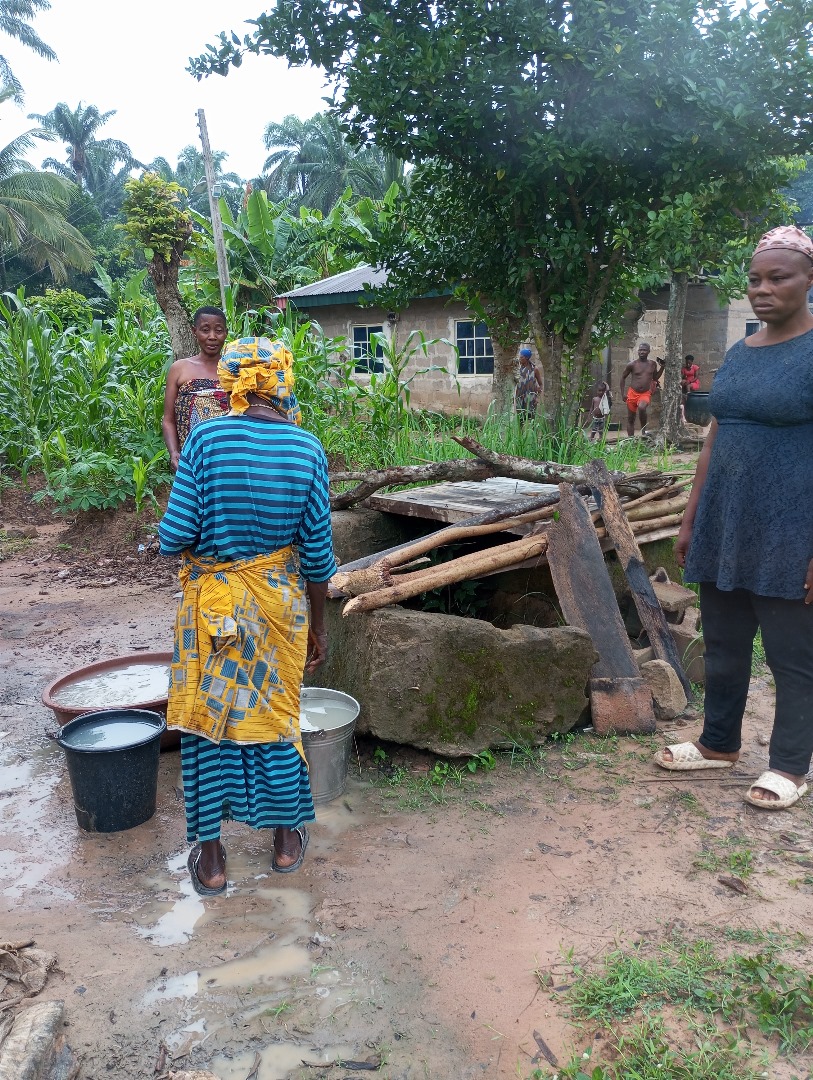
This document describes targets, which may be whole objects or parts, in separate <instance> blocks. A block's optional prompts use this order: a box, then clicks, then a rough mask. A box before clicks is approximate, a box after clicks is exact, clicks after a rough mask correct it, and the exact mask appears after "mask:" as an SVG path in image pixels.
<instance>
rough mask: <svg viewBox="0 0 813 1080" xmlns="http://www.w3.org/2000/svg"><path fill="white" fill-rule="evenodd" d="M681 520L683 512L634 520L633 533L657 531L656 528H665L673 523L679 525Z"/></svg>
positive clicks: (637, 534) (640, 533)
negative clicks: (646, 519) (644, 519)
mask: <svg viewBox="0 0 813 1080" xmlns="http://www.w3.org/2000/svg"><path fill="white" fill-rule="evenodd" d="M682 521H683V512H682V511H681V512H680V513H679V514H667V516H666V517H662V518H651V519H650V520H649V521H634V522H633V523H632V525H633V530H632V531H633V533H634V534H635V535H636V536H641V535H642V534H643V533H651V532H657V531H658V529H667V528H669V527H670V526H673V525H680V523H681V522H682Z"/></svg>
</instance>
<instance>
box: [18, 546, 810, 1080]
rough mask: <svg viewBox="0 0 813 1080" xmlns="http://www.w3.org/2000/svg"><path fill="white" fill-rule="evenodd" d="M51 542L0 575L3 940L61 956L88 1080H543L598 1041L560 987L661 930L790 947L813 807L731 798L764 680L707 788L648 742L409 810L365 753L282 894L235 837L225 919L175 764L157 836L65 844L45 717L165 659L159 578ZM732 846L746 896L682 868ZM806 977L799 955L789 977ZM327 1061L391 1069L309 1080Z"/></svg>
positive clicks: (439, 789)
mask: <svg viewBox="0 0 813 1080" xmlns="http://www.w3.org/2000/svg"><path fill="white" fill-rule="evenodd" d="M60 529H64V527H60V526H49V527H47V528H46V529H45V530H41V532H42V533H43V535H41V536H40V538H38V539H36V540H33V541H31V542H30V544H29V545H28V547H27V548H26V549H25V550H24V551H22V552H18V553H17V554H12V555H11V556H10V557H8V558H6V560H5V561H4V562H3V565H2V579H0V581H1V583H0V926H1V927H2V931H1V932H0V937H2V938H4V939H5V938H8V939H12V940H14V939H23V938H34V939H36V941H37V944H38V945H39V946H40V947H41V948H43V949H47V950H49V951H52V952H55V953H56V954H57V955H58V957H59V968H58V970H57V971H55V972H53V973H52V974H51V976H50V979H49V982H48V984H47V986H46V989H45V990H44V991H43V992H42V994H41V995H40V997H41V998H45V999H48V998H60V999H63V1000H65V1002H66V1004H67V1017H68V1022H69V1029H68V1032H67V1034H68V1037H69V1041H70V1043H71V1045H72V1047H73V1049H74V1051H75V1053H76V1054H77V1056H78V1057H80V1058H81V1061H82V1071H81V1074H80V1075H81V1077H82V1078H83V1080H102V1078H108V1077H111V1076H114V1077H116V1078H117V1080H143V1078H145V1077H150V1076H152V1075H153V1074H154V1069H155V1066H156V1062H158V1061H159V1060H160V1061H162V1062H163V1061H164V1060H166V1061H167V1062H169V1063H172V1061H173V1060H174V1067H175V1068H190V1069H191V1068H194V1067H197V1068H204V1067H206V1068H209V1069H211V1070H212V1071H213V1072H214V1073H215V1075H216V1076H218V1077H220V1078H221V1080H246V1077H247V1076H248V1075H249V1074H250V1073H251V1074H252V1075H253V1076H254V1077H255V1078H256V1080H304V1078H305V1077H310V1078H312V1077H314V1076H329V1077H331V1078H332V1080H335V1078H336V1077H344V1076H352V1075H358V1076H361V1075H377V1076H381V1077H384V1078H387V1080H419V1078H420V1080H426V1078H429V1080H474V1078H482V1077H484V1078H488V1080H503V1078H505V1080H507V1078H509V1077H519V1078H520V1080H525V1078H527V1077H529V1076H531V1074H532V1073H533V1070H534V1069H535V1068H539V1067H542V1068H545V1069H547V1067H548V1066H547V1063H546V1061H545V1060H544V1058H542V1059H540V1057H539V1043H538V1041H537V1039H536V1038H535V1034H536V1035H538V1036H540V1037H541V1038H542V1039H543V1040H544V1042H545V1043H546V1044H547V1046H548V1047H549V1048H550V1050H551V1051H552V1052H553V1055H554V1056H555V1057H556V1058H557V1059H558V1060H559V1061H560V1062H563V1061H566V1060H568V1059H569V1057H570V1055H571V1053H573V1052H574V1051H581V1050H582V1049H584V1047H585V1046H588V1045H590V1044H592V1043H596V1044H600V1043H601V1039H602V1038H603V1037H604V1036H603V1033H602V1032H601V1031H598V1030H594V1029H593V1028H591V1027H590V1026H589V1025H588V1026H586V1027H581V1028H578V1027H574V1026H572V1025H571V1024H570V1022H569V1017H568V1011H567V1005H566V1001H565V998H566V991H565V990H564V989H563V987H566V986H567V985H568V983H569V982H570V981H571V978H572V966H571V965H572V963H574V962H575V963H580V964H589V963H592V962H594V961H595V960H596V958H597V957H600V956H601V955H602V954H603V953H605V952H606V951H608V950H610V949H612V948H614V947H617V946H619V945H629V944H631V943H634V942H636V941H640V940H643V939H648V940H652V941H658V940H661V939H663V938H665V936H666V935H667V934H668V933H669V932H670V931H671V930H673V929H674V928H675V927H682V928H684V929H685V930H686V931H687V932H702V933H704V934H705V935H706V936H707V937H711V938H712V939H715V935H716V939H717V940H720V941H721V942H722V934H723V930H724V928H726V927H729V928H730V927H740V928H744V929H749V930H759V929H762V930H771V929H780V930H783V931H788V932H792V931H797V930H802V931H804V930H806V927H807V924H808V922H809V911H810V902H811V897H810V892H811V890H812V889H813V887H812V886H810V885H806V884H804V873H805V872H804V871H803V870H800V869H799V860H800V859H804V857H805V854H804V853H805V852H807V853H809V852H810V851H813V809H812V808H813V800H803V801H802V803H800V804H799V806H797V807H796V808H794V809H793V810H791V811H789V812H780V813H775V814H768V813H766V812H763V811H760V810H758V809H754V808H750V807H748V806H747V805H746V804H745V803H744V802H743V801H742V797H741V796H742V792H743V790H744V788H745V787H746V786H747V783H748V782H749V780H750V779H752V778H754V777H756V775H757V774H758V772H759V771H760V770H761V769H762V768H763V767H764V766H765V764H766V760H767V747H766V745H764V743H765V742H766V735H767V734H768V733H769V730H770V717H771V714H772V708H773V691H772V688H771V686H770V682H769V680H768V679H766V678H765V677H760V678H757V679H755V680H754V683H753V693H752V696H751V699H750V702H749V709H748V715H747V719H746V728H745V742H744V752H743V757H742V759H741V761H740V763H739V764H738V765H737V766H736V767H735V769H734V770H732V771H730V772H729V771H726V772H723V773H721V774H720V773H715V774H707V775H706V776H701V777H697V776H695V777H688V778H687V777H681V776H680V775H679V774H678V775H673V774H666V773H664V772H662V771H659V770H657V769H656V768H655V767H654V766H653V765H652V764H651V762H650V758H651V752H652V747H653V746H654V745H656V743H655V742H654V741H653V742H652V744H651V745H650V744H647V743H646V742H636V741H634V740H631V739H619V740H616V741H612V742H609V743H608V742H607V741H606V740H605V741H602V742H599V741H598V740H595V739H594V738H592V737H591V736H590V735H589V734H584V735H580V736H578V737H576V738H574V739H573V740H572V741H567V740H565V741H564V742H562V743H561V744H556V745H552V746H551V747H550V748H548V750H547V757H546V761H545V763H544V767H543V768H542V769H541V771H539V770H534V769H525V768H522V764H523V763H522V761H521V760H518V761H516V762H515V763H514V764H513V766H512V765H511V764H510V763H509V762H508V761H502V760H501V761H500V762H499V764H498V766H497V768H495V769H494V770H493V771H490V772H482V771H478V772H476V773H475V774H473V775H470V774H468V773H466V774H465V777H464V778H463V779H460V778H457V779H450V778H449V777H447V778H446V779H445V780H443V779H442V778H441V782H439V783H437V784H434V785H432V784H428V782H427V783H425V784H424V786H423V787H422V788H421V789H420V793H419V794H416V787H415V785H414V784H412V785H410V783H409V781H408V779H406V778H407V777H408V776H411V777H413V778H418V779H420V778H424V779H426V778H427V776H428V775H429V773H430V770H431V769H432V767H433V765H434V760H433V759H430V758H429V757H428V756H426V755H421V754H418V753H411V752H408V751H403V750H397V749H395V748H392V747H387V748H386V754H387V758H386V760H385V761H384V762H381V760H380V757H381V755H380V754H379V755H378V760H374V759H373V751H374V750H375V747H373V746H369V747H361V748H360V749H361V756H360V758H359V766H360V767H355V768H354V770H353V776H352V777H351V780H350V783H349V786H348V789H347V792H346V794H345V796H344V797H342V798H341V799H339V800H336V801H335V802H334V803H332V804H331V805H329V806H327V807H324V808H323V809H321V810H320V811H319V813H318V821H317V823H316V824H315V825H314V826H313V828H312V833H311V835H312V839H311V844H310V847H309V849H308V855H307V858H306V862H305V865H304V866H303V868H302V870H301V871H300V872H299V873H297V874H293V875H288V876H283V875H277V874H273V873H272V872H271V871H270V838H269V837H266V836H264V835H262V834H258V833H252V832H251V831H250V830H248V829H246V828H244V827H243V826H240V825H238V824H234V823H228V824H226V825H225V826H224V843H225V845H226V848H227V850H228V876H229V880H230V886H229V891H228V894H227V895H225V896H221V897H217V898H214V899H206V900H201V899H200V898H199V897H197V896H196V895H195V894H194V893H193V891H192V889H191V885H190V884H189V879H188V875H187V873H186V869H185V867H186V857H187V850H188V849H187V846H186V844H185V842H184V821H183V806H182V801H181V797H180V792H179V779H178V771H179V765H180V759H179V755H178V754H177V752H175V753H173V752H168V753H165V754H163V755H162V759H161V770H160V780H159V797H158V810H157V813H156V815H155V817H154V818H153V819H152V820H151V821H149V822H147V823H146V824H145V825H142V826H140V827H138V828H136V829H133V830H130V831H128V832H123V833H116V834H110V835H100V834H93V833H84V832H82V831H80V830H79V829H78V827H77V824H76V820H75V816H74V812H73V807H72V803H71V795H70V786H69V782H68V778H67V775H66V770H65V766H64V761H63V759H62V754H61V751H60V750H59V748H58V747H57V746H55V745H54V744H53V743H52V742H50V741H49V739H48V738H47V733H48V732H49V731H53V730H54V728H55V723H54V720H53V717H52V716H51V714H50V713H49V712H48V711H47V710H45V709H44V708H43V707H42V705H41V704H39V697H40V693H41V690H42V688H43V686H44V685H45V684H46V683H47V682H48V681H50V680H51V679H52V678H54V677H56V676H57V675H60V674H63V673H66V672H67V671H69V670H71V669H73V668H75V667H77V666H80V665H82V664H85V663H88V662H90V661H93V660H97V659H101V658H104V657H107V656H114V655H117V654H121V653H125V652H132V651H137V650H139V649H147V648H149V649H167V648H170V647H171V643H172V622H173V617H174V609H175V603H176V600H175V595H176V592H177V585H176V583H175V581H174V580H173V578H172V573H171V567H166V566H164V565H163V564H159V562H158V560H157V559H156V560H155V562H154V564H153V565H154V569H153V568H151V567H150V566H149V565H148V564H147V563H146V562H144V561H143V560H142V561H141V562H137V563H136V564H135V565H136V567H137V568H138V572H133V573H131V574H122V573H120V572H119V562H120V561H121V559H122V558H123V557H126V556H122V554H121V552H122V551H126V550H127V549H126V546H122V548H121V549H120V550H119V551H118V553H117V552H115V551H114V553H113V554H112V555H111V554H110V552H109V551H108V550H106V549H105V548H104V546H103V545H102V544H101V543H100V542H99V543H94V542H93V540H92V539H90V540H89V541H88V543H89V545H90V554H89V555H87V556H86V557H85V558H84V559H79V558H78V557H76V556H75V554H74V558H73V561H71V560H70V559H69V558H68V557H69V556H70V555H71V552H73V551H74V548H73V547H72V548H71V549H70V551H68V550H66V549H64V548H60V546H59V545H60V544H64V543H67V542H70V541H66V540H64V532H61V531H60ZM90 536H91V538H92V531H91V533H90ZM60 537H63V538H62V539H60ZM128 543H129V541H128ZM136 558H137V556H136ZM103 559H112V565H111V564H104V565H102V566H99V565H98V564H99V562H100V561H101V560H103ZM159 566H160V570H159ZM65 569H67V570H68V571H69V572H68V573H67V574H64V575H63V574H62V571H64V570H65ZM102 573H104V574H105V577H101V576H100V575H101V574H102ZM111 578H115V579H116V580H115V581H114V582H113V583H111V584H108V585H105V586H103V587H100V586H99V584H98V582H99V581H100V580H103V581H107V580H109V579H111ZM698 730H699V720H698V719H697V718H696V717H694V718H692V719H690V720H683V721H678V722H677V723H672V724H671V725H665V728H664V732H663V733H662V735H661V736H659V738H658V743H660V742H661V741H662V739H663V738H664V737H671V736H669V735H667V732H671V733H672V735H674V736H675V737H676V739H677V740H678V741H682V740H683V739H686V738H693V737H695V736H696V734H697V733H698ZM672 741H675V739H672ZM688 796H693V797H694V798H689V797H688ZM416 806H418V807H419V808H417V809H416V808H415V807H416ZM732 838H736V839H737V842H738V843H740V844H741V845H747V847H748V849H749V850H750V851H751V853H752V858H753V864H754V872H753V874H752V875H751V877H750V878H749V880H748V890H747V892H746V893H745V894H744V895H740V894H738V893H736V892H734V891H732V890H730V889H729V888H726V887H725V886H724V885H723V884H721V883H720V882H719V881H718V876H719V874H718V873H717V872H709V871H706V870H702V869H699V868H697V867H696V866H694V865H693V864H694V863H695V861H696V860H697V859H698V857H699V856H700V854H701V853H702V852H703V851H705V850H709V849H710V848H711V849H714V850H718V849H719V848H720V846H721V845H722V846H723V847H724V845H725V844H726V843H727V842H730V841H731V839H732ZM715 845H716V846H717V847H715ZM800 852H801V853H802V854H801V855H800V854H799V853H800ZM807 858H813V856H811V855H809V854H808V855H807ZM810 959H811V956H810V949H809V948H808V947H807V946H803V947H802V948H801V950H800V952H799V953H798V955H797V963H799V964H800V965H803V964H804V963H808V964H809V961H810ZM162 1045H163V1046H165V1047H166V1048H167V1053H166V1054H165V1053H164V1052H162V1050H161V1047H162ZM258 1055H259V1065H258V1068H257V1070H256V1072H255V1073H252V1069H254V1066H255V1064H257V1061H258ZM338 1057H341V1058H343V1059H345V1060H346V1059H353V1060H356V1061H358V1060H364V1059H368V1058H370V1059H378V1058H381V1059H382V1060H383V1062H384V1064H383V1066H382V1068H381V1069H380V1070H379V1071H378V1072H376V1073H353V1072H352V1071H351V1070H349V1069H347V1070H344V1069H339V1068H336V1069H332V1070H330V1071H326V1072H322V1071H315V1070H314V1069H312V1068H306V1067H304V1066H302V1064H301V1062H302V1061H303V1060H304V1061H308V1062H311V1063H313V1064H317V1063H322V1064H324V1063H327V1062H330V1061H335V1060H336V1059H337V1058H338ZM812 1063H813V1058H810V1057H804V1056H797V1057H796V1058H795V1059H793V1058H792V1059H776V1060H773V1061H772V1064H771V1069H770V1072H769V1073H768V1074H767V1075H770V1076H771V1077H776V1078H780V1080H782V1078H784V1080H790V1078H791V1077H792V1076H797V1077H801V1076H809V1075H811V1064H812ZM552 1072H553V1069H551V1073H552Z"/></svg>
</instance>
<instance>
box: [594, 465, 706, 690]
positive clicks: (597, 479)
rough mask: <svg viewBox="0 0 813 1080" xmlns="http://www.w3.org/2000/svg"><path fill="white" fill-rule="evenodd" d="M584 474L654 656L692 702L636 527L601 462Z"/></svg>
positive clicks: (689, 688)
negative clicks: (668, 668)
mask: <svg viewBox="0 0 813 1080" xmlns="http://www.w3.org/2000/svg"><path fill="white" fill-rule="evenodd" d="M584 471H585V474H586V476H587V480H588V483H589V484H590V486H591V488H592V490H593V498H594V499H595V500H596V503H597V505H598V507H599V509H600V510H601V516H602V519H603V521H604V526H605V528H606V529H607V533H608V535H609V536H610V538H611V539H612V542H613V544H614V545H615V550H616V552H617V554H618V561H619V562H620V563H621V566H622V567H623V569H624V574H625V576H626V578H627V583H628V584H629V587H630V591H631V592H632V598H633V600H634V601H635V607H636V608H637V609H638V615H639V617H640V619H641V623H642V625H643V627H644V629H645V630H646V632H647V635H648V637H649V643H650V645H651V646H652V649H653V652H654V653H655V656H656V657H657V658H658V659H659V660H665V661H666V662H667V663H668V664H671V666H672V667H673V668H674V670H675V674H676V675H677V677H678V678H679V679H680V684H681V686H682V687H683V689H684V691H685V692H686V697H687V698H688V699H689V701H691V700H693V698H694V691H693V690H692V684H691V683H690V682H689V679H688V678H687V676H686V672H685V671H684V670H683V664H682V663H681V661H680V656H679V654H678V651H677V646H676V645H675V639H674V638H673V637H672V634H671V631H670V630H669V626H668V624H667V622H666V617H665V616H664V614H663V611H662V610H661V605H660V604H659V603H658V598H657V596H656V595H655V590H654V589H653V588H652V582H651V581H650V580H649V575H648V574H647V572H646V567H645V566H644V561H643V559H642V558H641V551H640V548H639V547H638V544H637V542H636V540H635V534H634V533H633V531H632V525H631V524H630V522H629V521H627V516H626V514H625V513H624V508H623V507H622V505H621V500H620V499H619V498H618V494H617V492H616V490H615V488H614V487H613V483H612V479H611V477H610V474H609V472H608V470H607V466H606V465H605V464H604V462H603V461H601V460H600V459H596V460H594V461H591V462H589V463H588V464H587V465H586V466H585V470H584ZM675 516H676V515H675Z"/></svg>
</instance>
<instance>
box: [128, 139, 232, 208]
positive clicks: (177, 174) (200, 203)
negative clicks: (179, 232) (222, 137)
mask: <svg viewBox="0 0 813 1080" xmlns="http://www.w3.org/2000/svg"><path fill="white" fill-rule="evenodd" d="M228 156H229V155H228V154H227V153H226V151H225V150H213V151H212V165H213V166H214V174H215V180H216V181H217V182H218V183H220V185H221V186H222V187H223V189H224V190H223V196H224V198H225V199H226V202H227V203H228V206H229V209H230V210H231V212H232V214H236V213H237V212H238V208H239V205H240V199H241V197H242V188H243V181H242V179H241V177H239V176H238V175H237V173H235V172H223V163H224V161H225V160H226V158H227V157H228ZM147 168H148V170H149V172H154V173H157V174H158V175H159V176H160V177H161V179H162V180H167V181H170V182H174V183H176V184H180V186H181V187H182V188H183V189H184V190H185V191H186V195H187V197H186V206H188V207H189V208H190V209H191V210H195V211H196V212H197V213H198V214H203V216H204V217H208V216H209V193H208V191H207V190H206V169H205V167H204V164H203V153H202V152H201V151H200V150H198V149H197V147H195V146H191V145H190V146H185V147H184V148H183V150H181V152H180V153H179V154H178V163H177V165H176V166H175V168H174V169H173V168H172V166H171V165H170V164H169V162H168V161H167V159H166V158H156V159H155V161H153V162H152V164H151V165H148V166H147Z"/></svg>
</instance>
